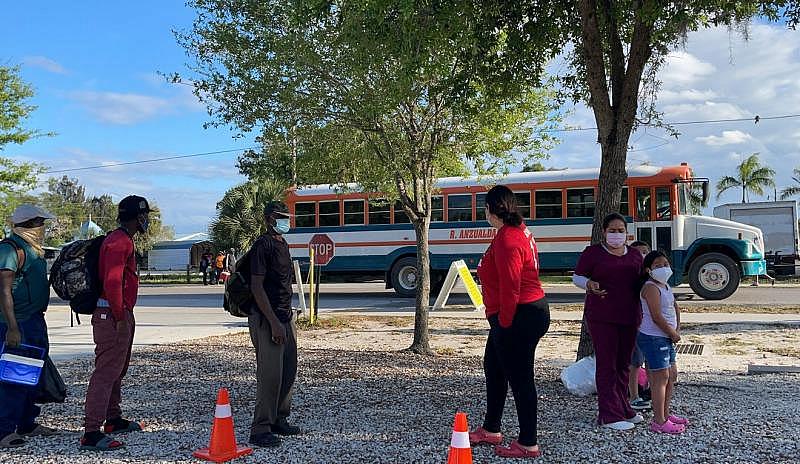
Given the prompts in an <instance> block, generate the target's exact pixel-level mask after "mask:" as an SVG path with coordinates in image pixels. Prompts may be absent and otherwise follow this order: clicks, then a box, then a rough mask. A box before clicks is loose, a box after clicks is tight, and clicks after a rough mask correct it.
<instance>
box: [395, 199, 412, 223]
mask: <svg viewBox="0 0 800 464" xmlns="http://www.w3.org/2000/svg"><path fill="white" fill-rule="evenodd" d="M410 222H411V220H410V219H409V218H408V214H406V212H405V211H404V210H403V204H402V203H401V202H400V201H399V200H398V201H396V202H394V223H395V224H408V223H410Z"/></svg>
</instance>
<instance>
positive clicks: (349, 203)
mask: <svg viewBox="0 0 800 464" xmlns="http://www.w3.org/2000/svg"><path fill="white" fill-rule="evenodd" d="M362 224H364V200H345V201H344V225H346V226H356V225H362Z"/></svg>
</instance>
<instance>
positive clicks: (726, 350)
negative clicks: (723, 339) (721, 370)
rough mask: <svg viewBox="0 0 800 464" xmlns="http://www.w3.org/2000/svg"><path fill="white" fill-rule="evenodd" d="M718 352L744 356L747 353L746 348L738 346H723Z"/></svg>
mask: <svg viewBox="0 0 800 464" xmlns="http://www.w3.org/2000/svg"><path fill="white" fill-rule="evenodd" d="M717 354H725V355H729V356H742V355H744V354H745V352H744V350H740V349H738V348H721V349H719V350H717Z"/></svg>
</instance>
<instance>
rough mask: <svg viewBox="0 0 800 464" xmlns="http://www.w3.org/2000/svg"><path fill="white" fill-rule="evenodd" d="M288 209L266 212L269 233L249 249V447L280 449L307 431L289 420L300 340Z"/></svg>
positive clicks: (278, 206) (273, 207)
mask: <svg viewBox="0 0 800 464" xmlns="http://www.w3.org/2000/svg"><path fill="white" fill-rule="evenodd" d="M289 218H290V215H289V209H288V208H287V207H286V205H285V204H284V203H282V202H279V201H272V202H270V203H268V204H267V205H266V207H265V208H264V221H265V222H266V225H267V232H266V233H265V234H263V235H262V236H261V237H259V238H258V240H256V242H255V243H254V244H253V247H252V248H251V250H250V274H251V280H250V289H251V290H252V292H253V297H254V300H255V303H256V305H255V306H256V307H255V308H254V311H253V313H252V314H250V316H249V318H248V326H249V327H250V340H251V341H252V342H253V348H255V351H256V384H257V386H256V407H255V411H254V413H253V424H252V426H251V428H250V444H251V445H253V446H258V447H276V446H280V444H281V439H280V438H279V435H283V436H289V435H298V434H300V433H302V430H301V429H300V428H299V427H297V426H294V425H290V424H289V422H288V418H289V414H290V413H291V407H292V391H293V389H294V382H295V379H296V377H297V339H296V337H295V327H294V322H293V321H292V315H293V314H292V258H291V256H290V255H289V244H288V243H286V240H285V239H284V238H283V235H284V234H285V233H287V232H289Z"/></svg>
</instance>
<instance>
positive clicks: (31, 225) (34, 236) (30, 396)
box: [0, 204, 58, 449]
mask: <svg viewBox="0 0 800 464" xmlns="http://www.w3.org/2000/svg"><path fill="white" fill-rule="evenodd" d="M49 219H55V217H54V216H53V215H52V214H50V213H48V212H46V211H44V210H43V209H41V208H39V207H37V206H34V205H30V204H23V205H20V206H19V207H17V209H15V210H14V213H13V214H12V216H11V223H12V224H13V226H12V228H11V232H12V233H11V236H10V237H9V238H7V239H5V240H3V241H2V242H0V342H4V343H5V346H7V347H9V348H17V347H19V345H20V344H22V343H24V344H26V345H32V346H35V347H38V348H42V349H43V350H44V351H45V355H46V354H47V352H48V350H49V340H48V338H47V324H46V323H45V320H44V313H45V311H47V305H48V303H49V302H50V284H49V283H48V282H47V263H46V262H45V260H44V249H43V248H42V245H43V243H44V230H45V221H46V220H49ZM35 398H36V388H35V387H29V386H26V385H19V384H14V383H5V382H0V449H3V448H17V447H20V446H23V445H25V443H26V441H25V437H32V436H50V435H55V434H57V433H58V430H56V429H51V428H50V427H45V426H43V425H40V424H37V423H36V418H37V417H38V416H39V413H40V412H41V408H39V406H36V404H34V399H35Z"/></svg>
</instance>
